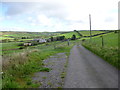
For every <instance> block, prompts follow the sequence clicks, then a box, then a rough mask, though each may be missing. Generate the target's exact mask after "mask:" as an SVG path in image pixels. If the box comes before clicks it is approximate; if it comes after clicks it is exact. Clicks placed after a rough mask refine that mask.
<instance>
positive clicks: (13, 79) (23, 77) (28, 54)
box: [2, 43, 73, 88]
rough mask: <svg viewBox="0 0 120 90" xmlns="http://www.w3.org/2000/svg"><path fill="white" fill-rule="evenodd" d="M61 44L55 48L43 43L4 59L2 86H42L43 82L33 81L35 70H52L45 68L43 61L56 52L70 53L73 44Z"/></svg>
mask: <svg viewBox="0 0 120 90" xmlns="http://www.w3.org/2000/svg"><path fill="white" fill-rule="evenodd" d="M59 44H60V43H59ZM59 44H58V45H56V46H57V47H56V48H55V49H54V48H53V46H49V47H47V46H45V45H43V46H38V47H36V48H34V49H28V50H26V51H24V52H19V53H16V54H13V55H12V56H10V57H7V58H5V59H3V74H2V80H3V83H2V88H35V87H38V86H40V85H41V83H40V82H36V83H33V82H32V80H31V77H32V75H33V74H34V73H35V72H40V71H47V72H48V71H50V70H51V69H49V68H44V64H43V62H42V61H43V60H44V59H46V58H48V57H49V56H51V55H53V54H56V53H60V52H67V53H68V52H70V49H71V47H72V46H73V45H72V44H71V46H67V44H66V43H63V45H62V46H60V45H59Z"/></svg>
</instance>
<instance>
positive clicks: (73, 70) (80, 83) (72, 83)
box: [64, 45, 118, 88]
mask: <svg viewBox="0 0 120 90" xmlns="http://www.w3.org/2000/svg"><path fill="white" fill-rule="evenodd" d="M64 88H118V70H117V69H116V68H114V67H113V66H111V65H110V64H108V63H107V62H105V61H104V60H102V59H101V58H100V57H98V56H96V55H95V54H93V53H91V52H90V51H88V50H87V49H85V48H84V47H83V46H81V45H79V46H77V45H75V46H74V47H73V48H72V50H71V53H70V56H69V62H68V70H67V75H66V78H65V85H64Z"/></svg>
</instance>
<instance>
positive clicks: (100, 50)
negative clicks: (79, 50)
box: [82, 32, 120, 69]
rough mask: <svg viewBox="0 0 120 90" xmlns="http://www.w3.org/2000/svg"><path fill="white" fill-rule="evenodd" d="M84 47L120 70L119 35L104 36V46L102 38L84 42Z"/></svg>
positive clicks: (109, 34)
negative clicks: (119, 54) (119, 56)
mask: <svg viewBox="0 0 120 90" xmlns="http://www.w3.org/2000/svg"><path fill="white" fill-rule="evenodd" d="M82 45H83V46H84V47H86V48H87V49H89V50H90V51H92V52H93V53H95V54H97V55H98V56H100V57H102V58H103V59H104V60H106V61H107V62H108V63H110V64H111V65H113V66H115V67H116V68H118V69H120V67H119V66H120V63H118V62H119V61H118V60H119V59H118V33H114V32H112V33H108V34H106V35H103V46H102V37H100V36H99V37H98V36H97V37H96V38H95V37H94V38H92V39H91V41H90V39H86V40H85V41H83V43H82Z"/></svg>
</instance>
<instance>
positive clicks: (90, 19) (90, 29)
mask: <svg viewBox="0 0 120 90" xmlns="http://www.w3.org/2000/svg"><path fill="white" fill-rule="evenodd" d="M89 23H90V41H91V40H92V33H91V15H90V14H89Z"/></svg>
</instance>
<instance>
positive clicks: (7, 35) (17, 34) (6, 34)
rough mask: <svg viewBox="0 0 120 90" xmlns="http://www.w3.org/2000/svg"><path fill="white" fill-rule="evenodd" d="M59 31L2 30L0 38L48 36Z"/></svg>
mask: <svg viewBox="0 0 120 90" xmlns="http://www.w3.org/2000/svg"><path fill="white" fill-rule="evenodd" d="M59 34H60V33H59V32H58V33H56V32H10V31H3V32H0V40H3V39H14V38H18V39H21V38H22V37H28V38H29V39H33V38H48V37H50V36H55V35H59Z"/></svg>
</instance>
